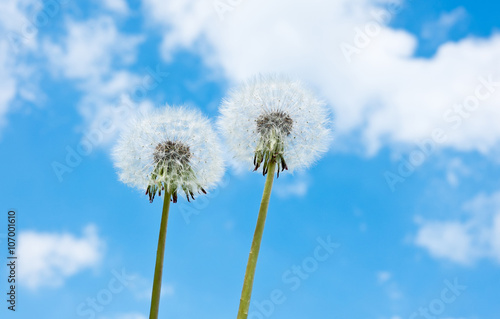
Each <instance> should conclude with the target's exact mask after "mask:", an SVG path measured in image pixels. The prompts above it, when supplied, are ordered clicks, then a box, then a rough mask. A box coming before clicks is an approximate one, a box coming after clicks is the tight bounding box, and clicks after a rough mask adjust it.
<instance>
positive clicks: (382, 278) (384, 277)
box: [377, 271, 392, 284]
mask: <svg viewBox="0 0 500 319" xmlns="http://www.w3.org/2000/svg"><path fill="white" fill-rule="evenodd" d="M391 278H392V274H391V273H390V272H389V271H379V272H377V281H378V283H379V284H383V283H385V282H387V281H388V280H389V279H391Z"/></svg>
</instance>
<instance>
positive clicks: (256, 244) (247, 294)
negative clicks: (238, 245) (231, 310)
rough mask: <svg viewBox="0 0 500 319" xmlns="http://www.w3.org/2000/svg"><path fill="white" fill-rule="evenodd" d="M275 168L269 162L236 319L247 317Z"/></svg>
mask: <svg viewBox="0 0 500 319" xmlns="http://www.w3.org/2000/svg"><path fill="white" fill-rule="evenodd" d="M275 168H276V163H275V162H274V161H273V160H271V161H269V168H268V169H269V171H268V172H267V179H266V184H265V187H264V193H263V194H262V201H261V203H260V210H259V217H258V219H257V227H256V228H255V233H254V235H253V241H252V248H251V249H250V256H248V264H247V270H246V273H245V280H244V282H243V290H242V292H241V299H240V309H239V310H238V318H237V319H246V318H247V317H248V309H249V308H250V298H251V297H252V287H253V279H254V276H255V267H256V266H257V259H258V257H259V250H260V243H261V241H262V234H263V232H264V225H265V223H266V216H267V208H268V207H269V198H270V197H271V189H272V188H273V181H274V171H275Z"/></svg>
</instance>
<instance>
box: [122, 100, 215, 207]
mask: <svg viewBox="0 0 500 319" xmlns="http://www.w3.org/2000/svg"><path fill="white" fill-rule="evenodd" d="M221 153H222V152H221V146H220V144H219V141H218V139H217V136H216V134H215V132H214V130H213V129H212V126H211V124H210V122H209V121H208V119H207V118H205V117H204V116H202V115H201V113H200V112H198V111H194V110H188V109H186V108H182V107H167V108H166V109H165V110H163V111H154V112H151V113H149V114H145V115H143V116H142V117H141V118H138V119H137V120H135V121H134V122H133V124H132V125H131V126H130V127H129V129H128V130H127V131H126V132H124V134H123V135H122V136H121V138H120V140H119V141H118V143H117V145H116V146H115V148H114V150H113V158H114V162H115V166H116V167H117V169H118V174H119V177H120V180H121V181H123V182H124V183H126V184H128V185H130V186H133V187H136V188H139V189H141V190H143V191H146V195H149V199H150V201H153V199H154V197H155V195H156V194H159V195H161V193H162V191H163V192H165V193H167V194H170V195H171V196H172V200H173V201H174V202H176V201H177V192H178V191H181V190H182V191H183V192H184V193H185V195H186V197H187V199H188V201H189V200H190V197H191V198H192V199H194V193H195V192H203V193H205V192H206V191H205V189H209V188H210V187H212V186H213V185H214V184H216V183H217V182H218V181H219V180H220V178H221V177H222V175H223V174H224V164H223V160H222V154H221Z"/></svg>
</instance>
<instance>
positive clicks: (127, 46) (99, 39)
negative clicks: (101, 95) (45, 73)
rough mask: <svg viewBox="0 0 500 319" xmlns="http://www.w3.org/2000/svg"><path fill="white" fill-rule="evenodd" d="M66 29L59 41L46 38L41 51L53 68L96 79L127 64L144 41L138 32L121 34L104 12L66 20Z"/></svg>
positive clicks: (80, 76)
mask: <svg viewBox="0 0 500 319" xmlns="http://www.w3.org/2000/svg"><path fill="white" fill-rule="evenodd" d="M66 30H67V34H66V35H65V37H64V39H63V40H62V42H61V43H55V42H52V41H45V42H44V51H45V54H46V56H47V58H48V59H49V61H50V63H51V65H52V66H53V67H54V68H55V70H56V71H57V72H59V73H62V75H63V76H65V77H67V78H71V79H80V80H94V81H95V79H98V78H102V77H105V76H107V75H108V74H109V73H110V72H111V71H112V70H113V69H114V68H117V67H121V66H127V65H130V64H131V63H133V62H134V61H135V60H136V57H137V46H138V45H139V44H140V43H141V42H142V41H143V38H142V37H140V36H137V35H124V34H121V33H120V32H119V31H118V29H117V27H116V25H115V23H114V21H113V19H111V18H110V17H106V16H101V17H98V18H95V19H91V20H88V21H85V22H75V21H72V20H68V21H67V23H66Z"/></svg>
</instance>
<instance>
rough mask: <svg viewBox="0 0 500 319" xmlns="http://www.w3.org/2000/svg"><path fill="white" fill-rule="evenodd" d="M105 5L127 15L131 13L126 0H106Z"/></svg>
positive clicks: (113, 10)
mask: <svg viewBox="0 0 500 319" xmlns="http://www.w3.org/2000/svg"><path fill="white" fill-rule="evenodd" d="M102 4H103V6H104V7H105V8H107V9H108V10H111V11H112V12H115V13H118V14H121V15H127V14H128V13H129V7H128V4H127V1H125V0H104V1H103V2H102Z"/></svg>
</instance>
